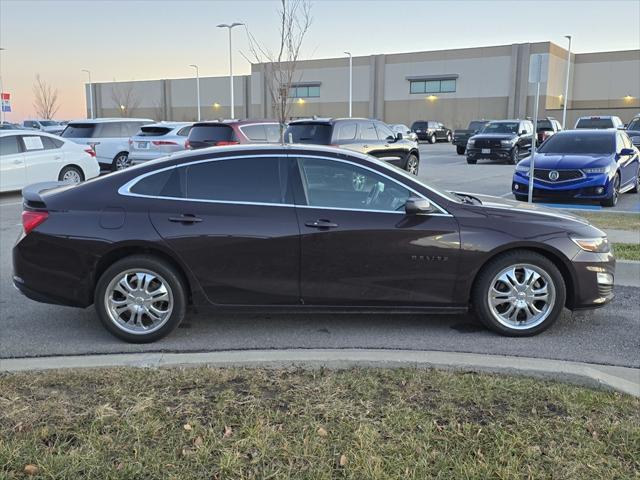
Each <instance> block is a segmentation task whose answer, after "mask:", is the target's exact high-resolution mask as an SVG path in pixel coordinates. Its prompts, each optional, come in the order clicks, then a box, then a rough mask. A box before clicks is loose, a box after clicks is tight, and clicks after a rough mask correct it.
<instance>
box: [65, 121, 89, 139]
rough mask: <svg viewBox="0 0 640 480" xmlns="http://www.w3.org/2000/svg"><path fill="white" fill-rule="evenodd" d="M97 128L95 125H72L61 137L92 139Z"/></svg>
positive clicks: (68, 126)
mask: <svg viewBox="0 0 640 480" xmlns="http://www.w3.org/2000/svg"><path fill="white" fill-rule="evenodd" d="M95 128H96V124H95V123H70V124H69V125H67V127H66V128H65V129H64V132H62V135H61V136H62V137H64V138H91V137H93V132H94V130H95Z"/></svg>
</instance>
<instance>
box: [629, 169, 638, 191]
mask: <svg viewBox="0 0 640 480" xmlns="http://www.w3.org/2000/svg"><path fill="white" fill-rule="evenodd" d="M638 189H640V168H639V169H638V175H636V186H635V187H633V188H632V189H631V190H629V193H638Z"/></svg>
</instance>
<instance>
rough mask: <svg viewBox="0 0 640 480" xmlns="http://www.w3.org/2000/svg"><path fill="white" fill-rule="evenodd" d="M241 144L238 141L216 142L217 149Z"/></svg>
mask: <svg viewBox="0 0 640 480" xmlns="http://www.w3.org/2000/svg"><path fill="white" fill-rule="evenodd" d="M239 144H240V142H239V141H237V140H219V141H217V142H216V146H217V147H222V146H224V145H239Z"/></svg>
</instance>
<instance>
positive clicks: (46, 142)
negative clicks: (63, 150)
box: [40, 137, 63, 150]
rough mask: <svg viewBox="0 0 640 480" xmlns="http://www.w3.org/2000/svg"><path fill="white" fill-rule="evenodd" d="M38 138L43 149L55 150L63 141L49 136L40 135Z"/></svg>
mask: <svg viewBox="0 0 640 480" xmlns="http://www.w3.org/2000/svg"><path fill="white" fill-rule="evenodd" d="M40 140H41V141H42V145H43V146H44V149H45V150H55V149H56V148H60V147H61V146H62V143H63V142H62V141H61V140H56V139H55V138H51V137H40Z"/></svg>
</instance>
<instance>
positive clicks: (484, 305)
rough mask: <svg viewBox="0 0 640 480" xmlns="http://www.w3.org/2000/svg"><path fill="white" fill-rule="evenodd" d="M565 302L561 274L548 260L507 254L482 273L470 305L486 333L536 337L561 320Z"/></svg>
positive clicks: (519, 253) (526, 253) (524, 252)
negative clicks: (485, 327) (486, 328)
mask: <svg viewBox="0 0 640 480" xmlns="http://www.w3.org/2000/svg"><path fill="white" fill-rule="evenodd" d="M565 300H566V287H565V283H564V279H563V278H562V274H561V273H560V271H559V270H558V268H557V267H556V266H555V265H554V264H553V262H552V261H551V260H549V259H548V258H547V257H545V256H543V255H540V254H539V253H535V252H531V251H528V250H516V251H512V252H507V253H505V254H503V255H500V256H498V257H496V258H495V259H493V260H491V261H490V262H489V263H488V264H487V265H485V267H484V268H483V269H482V270H481V272H480V274H479V275H478V278H477V279H476V282H475V285H474V289H473V292H472V298H471V301H472V304H473V309H474V311H475V313H476V314H477V315H478V316H479V317H480V321H482V323H484V324H485V325H486V326H487V327H488V328H489V329H491V330H493V331H495V332H498V333H500V334H502V335H507V336H511V337H525V336H530V335H536V334H538V333H540V332H542V331H544V330H546V329H547V328H549V327H550V326H551V325H552V324H553V323H554V322H555V321H556V320H557V319H558V317H559V316H560V314H561V313H562V309H563V308H564V304H565Z"/></svg>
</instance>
